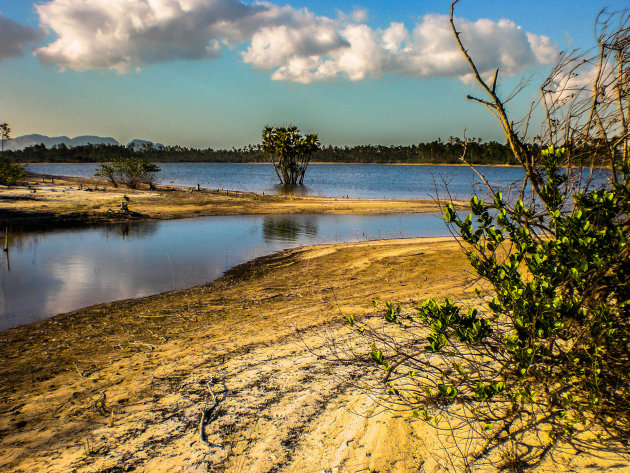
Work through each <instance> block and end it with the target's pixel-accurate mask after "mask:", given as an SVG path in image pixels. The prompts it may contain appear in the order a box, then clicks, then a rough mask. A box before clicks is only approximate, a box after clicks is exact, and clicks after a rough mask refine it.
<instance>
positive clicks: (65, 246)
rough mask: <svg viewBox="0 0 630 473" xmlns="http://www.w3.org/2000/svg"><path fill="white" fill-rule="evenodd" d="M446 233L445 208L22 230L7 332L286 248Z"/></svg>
mask: <svg viewBox="0 0 630 473" xmlns="http://www.w3.org/2000/svg"><path fill="white" fill-rule="evenodd" d="M442 235H448V232H447V229H446V227H445V226H444V222H443V220H442V219H441V218H440V216H439V215H438V214H407V215H383V216H348V215H291V216H231V217H200V218H193V219H183V220H170V221H161V222H135V223H127V224H117V225H108V226H101V227H95V228H87V229H74V230H58V231H50V232H40V233H24V234H14V235H10V239H9V252H8V254H6V253H2V254H1V255H0V278H1V280H0V330H4V329H7V328H10V327H14V326H17V325H22V324H26V323H30V322H35V321H37V320H41V319H44V318H47V317H50V316H52V315H55V314H58V313H63V312H68V311H71V310H75V309H78V308H81V307H85V306H88V305H92V304H96V303H100V302H107V301H112V300H118V299H127V298H132V297H141V296H146V295H149V294H156V293H159V292H163V291H168V290H172V289H182V288H187V287H191V286H195V285H199V284H203V283H205V282H208V281H211V280H213V279H216V278H217V277H219V276H220V275H221V274H223V272H224V271H225V270H227V269H228V268H230V267H232V266H235V265H237V264H239V263H243V262H245V261H248V260H251V259H253V258H256V257H258V256H262V255H266V254H270V253H273V252H276V251H279V250H282V249H285V248H290V247H296V246H302V245H312V244H318V243H334V242H345V241H362V240H370V239H382V238H400V237H419V236H442ZM7 258H8V259H7Z"/></svg>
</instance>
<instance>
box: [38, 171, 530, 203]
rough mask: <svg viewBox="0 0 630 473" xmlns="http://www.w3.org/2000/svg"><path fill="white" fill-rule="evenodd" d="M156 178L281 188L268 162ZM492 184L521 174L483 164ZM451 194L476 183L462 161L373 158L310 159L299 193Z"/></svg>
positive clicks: (464, 192) (467, 191) (464, 194)
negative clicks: (453, 163)
mask: <svg viewBox="0 0 630 473" xmlns="http://www.w3.org/2000/svg"><path fill="white" fill-rule="evenodd" d="M160 168H161V169H162V172H161V173H160V174H159V178H160V181H159V182H160V183H161V184H165V185H175V186H190V187H193V186H196V185H197V184H198V183H199V184H200V185H201V187H204V188H207V189H219V188H222V189H228V190H238V191H248V192H258V193H261V192H266V193H278V192H280V190H279V188H278V186H277V178H276V175H275V173H274V171H273V166H272V165H271V164H231V163H229V164H228V163H161V164H160ZM95 169H96V164H46V165H30V166H29V170H31V171H33V172H38V173H44V174H52V175H61V176H64V175H65V176H78V177H92V176H93V175H94V170H95ZM483 172H484V174H485V175H486V178H487V179H488V180H489V181H490V182H491V183H493V184H497V185H501V186H506V185H509V184H511V183H513V182H515V181H519V180H521V179H522V178H523V171H522V169H521V168H519V167H499V166H486V167H483ZM445 183H448V187H449V191H450V192H451V194H452V195H453V196H454V197H455V198H460V199H461V198H469V197H470V196H471V194H472V192H473V191H474V189H476V188H477V186H478V185H479V184H480V180H479V178H478V177H477V175H476V174H475V173H474V172H473V171H472V170H471V169H470V168H468V167H465V166H409V165H387V164H383V165H373V164H312V165H310V166H309V168H308V171H307V173H306V178H305V179H304V184H305V187H304V193H306V194H308V195H314V196H325V197H346V196H348V197H354V198H360V199H366V198H371V199H426V198H430V197H434V196H436V195H438V194H439V195H444V184H445Z"/></svg>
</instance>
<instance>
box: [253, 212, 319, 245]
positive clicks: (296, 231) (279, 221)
mask: <svg viewBox="0 0 630 473" xmlns="http://www.w3.org/2000/svg"><path fill="white" fill-rule="evenodd" d="M262 234H263V238H264V240H265V242H267V243H268V242H272V241H296V240H297V239H298V238H299V237H301V236H308V237H316V236H317V218H316V217H315V216H313V215H307V216H303V217H264V220H263V224H262Z"/></svg>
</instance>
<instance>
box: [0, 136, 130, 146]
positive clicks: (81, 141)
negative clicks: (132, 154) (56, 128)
mask: <svg viewBox="0 0 630 473" xmlns="http://www.w3.org/2000/svg"><path fill="white" fill-rule="evenodd" d="M40 144H43V145H44V146H46V148H52V147H53V146H55V145H60V144H64V145H66V146H67V147H69V148H72V147H74V146H85V145H88V144H95V145H97V144H107V145H119V144H120V143H118V141H116V140H115V139H114V138H112V137H110V136H107V137H103V136H91V135H84V136H77V137H75V138H68V137H67V136H53V137H50V136H46V135H39V134H37V133H34V134H32V135H22V136H18V137H15V138H11V139H10V140H9V141H7V142H5V148H6V149H13V150H17V149H24V148H26V147H28V146H35V145H40Z"/></svg>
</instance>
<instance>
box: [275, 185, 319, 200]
mask: <svg viewBox="0 0 630 473" xmlns="http://www.w3.org/2000/svg"><path fill="white" fill-rule="evenodd" d="M272 189H273V191H274V193H276V194H278V195H287V196H292V195H295V196H300V197H306V196H307V195H310V194H311V191H310V189H309V188H308V187H307V186H300V185H297V184H296V185H291V184H277V185H275V186H273V187H272Z"/></svg>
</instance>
